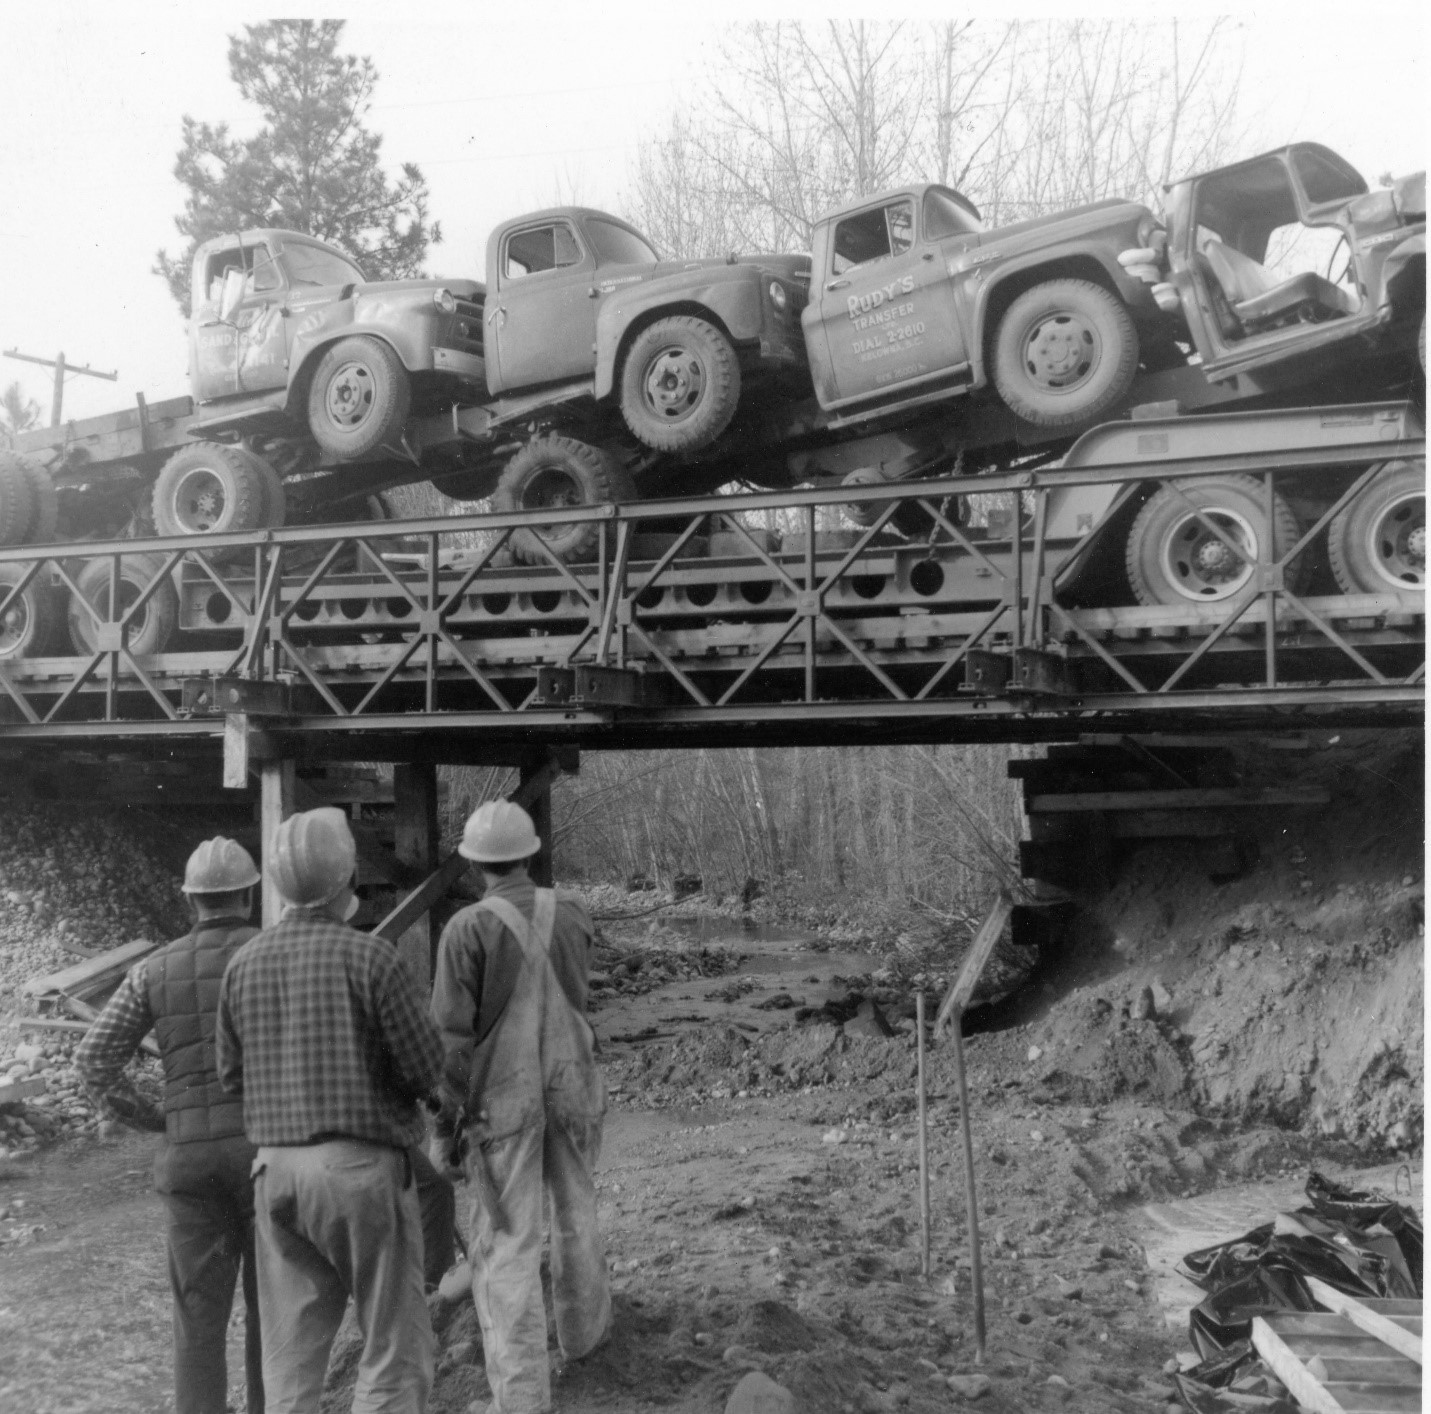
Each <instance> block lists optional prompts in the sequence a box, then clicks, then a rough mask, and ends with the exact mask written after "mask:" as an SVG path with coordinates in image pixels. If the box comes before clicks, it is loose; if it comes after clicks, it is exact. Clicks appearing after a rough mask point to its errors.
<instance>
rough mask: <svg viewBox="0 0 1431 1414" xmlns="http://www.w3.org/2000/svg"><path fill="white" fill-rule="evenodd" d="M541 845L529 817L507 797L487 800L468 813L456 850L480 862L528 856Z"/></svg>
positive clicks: (464, 856) (498, 862) (492, 862)
mask: <svg viewBox="0 0 1431 1414" xmlns="http://www.w3.org/2000/svg"><path fill="white" fill-rule="evenodd" d="M541 847H542V842H541V840H539V839H538V838H537V831H536V827H535V826H534V825H533V824H532V817H531V816H530V815H528V814H527V812H526V811H525V810H523V809H522V807H521V806H520V805H514V804H513V803H512V802H511V801H510V800H488V801H484V802H483V803H482V804H481V805H479V806H478V807H477V808H476V810H474V811H473V812H472V814H471V815H469V816H468V817H467V827H466V829H464V830H463V831H462V843H461V844H460V845H458V846H457V852H458V854H460V855H461V856H462V857H463V858H464V859H475V860H476V861H477V862H478V863H479V864H504V863H506V862H507V861H509V860H512V859H527V858H529V857H530V856H531V855H534V854H535V853H536V852H537V851H538V850H539V849H540V848H541Z"/></svg>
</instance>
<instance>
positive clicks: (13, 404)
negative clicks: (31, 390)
mask: <svg viewBox="0 0 1431 1414" xmlns="http://www.w3.org/2000/svg"><path fill="white" fill-rule="evenodd" d="M39 425H40V405H39V403H37V402H36V401H35V400H34V398H32V397H30V396H28V394H26V392H25V390H24V389H23V388H22V387H21V386H20V385H19V384H18V383H9V384H7V385H6V387H5V390H4V392H0V447H13V446H14V445H15V439H16V438H17V437H18V436H19V435H20V433H22V432H28V431H29V430H30V428H32V427H38V426H39Z"/></svg>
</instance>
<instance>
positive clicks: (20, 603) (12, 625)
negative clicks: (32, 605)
mask: <svg viewBox="0 0 1431 1414" xmlns="http://www.w3.org/2000/svg"><path fill="white" fill-rule="evenodd" d="M9 592H10V588H9V586H8V585H4V584H0V599H3V598H4V597H5V595H6V594H8V593H9ZM29 622H30V615H29V612H28V610H27V608H26V606H25V600H24V598H23V596H22V597H21V598H19V599H17V600H16V601H15V602H14V603H13V604H11V605H10V607H9V608H8V609H6V610H5V612H4V614H3V615H0V653H9V652H11V651H13V649H14V648H15V646H16V645H17V644H18V643H19V642H20V641H21V640H22V639H23V638H24V637H25V630H26V628H27V627H28V626H29Z"/></svg>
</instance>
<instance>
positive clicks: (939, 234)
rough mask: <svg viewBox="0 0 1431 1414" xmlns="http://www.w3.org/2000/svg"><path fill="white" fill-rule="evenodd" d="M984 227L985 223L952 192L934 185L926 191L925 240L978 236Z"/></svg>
mask: <svg viewBox="0 0 1431 1414" xmlns="http://www.w3.org/2000/svg"><path fill="white" fill-rule="evenodd" d="M983 229H984V223H983V222H982V221H980V220H979V218H978V217H977V216H976V215H975V214H974V213H973V212H972V211H971V210H970V209H969V208H968V207H967V206H963V205H961V204H960V203H959V202H957V201H955V200H954V197H953V195H952V194H951V193H949V192H946V191H939V190H937V189H936V188H934V187H931V188H930V189H929V190H928V191H927V192H925V193H924V238H925V240H929V241H937V240H942V239H943V238H944V237H945V236H977V235H978V234H979V233H980V232H981V231H982V230H983Z"/></svg>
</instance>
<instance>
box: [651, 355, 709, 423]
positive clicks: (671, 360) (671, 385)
mask: <svg viewBox="0 0 1431 1414" xmlns="http://www.w3.org/2000/svg"><path fill="white" fill-rule="evenodd" d="M704 387H705V380H704V377H703V371H702V369H701V364H700V360H699V359H698V358H696V357H695V355H693V354H692V353H690V352H689V350H686V349H679V348H673V349H663V350H662V351H661V352H660V353H659V354H657V355H656V357H655V358H653V359H652V360H651V362H650V364H649V365H648V366H647V369H646V383H645V392H646V405H647V407H648V408H650V410H651V411H652V412H653V413H655V414H656V416H657V417H660V418H663V419H664V420H666V421H669V422H675V421H678V420H679V419H680V418H682V417H685V416H686V415H687V414H688V413H690V412H691V411H692V409H693V408H695V406H696V405H697V404H698V403H699V402H700V400H701V393H702V391H703V389H704Z"/></svg>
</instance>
